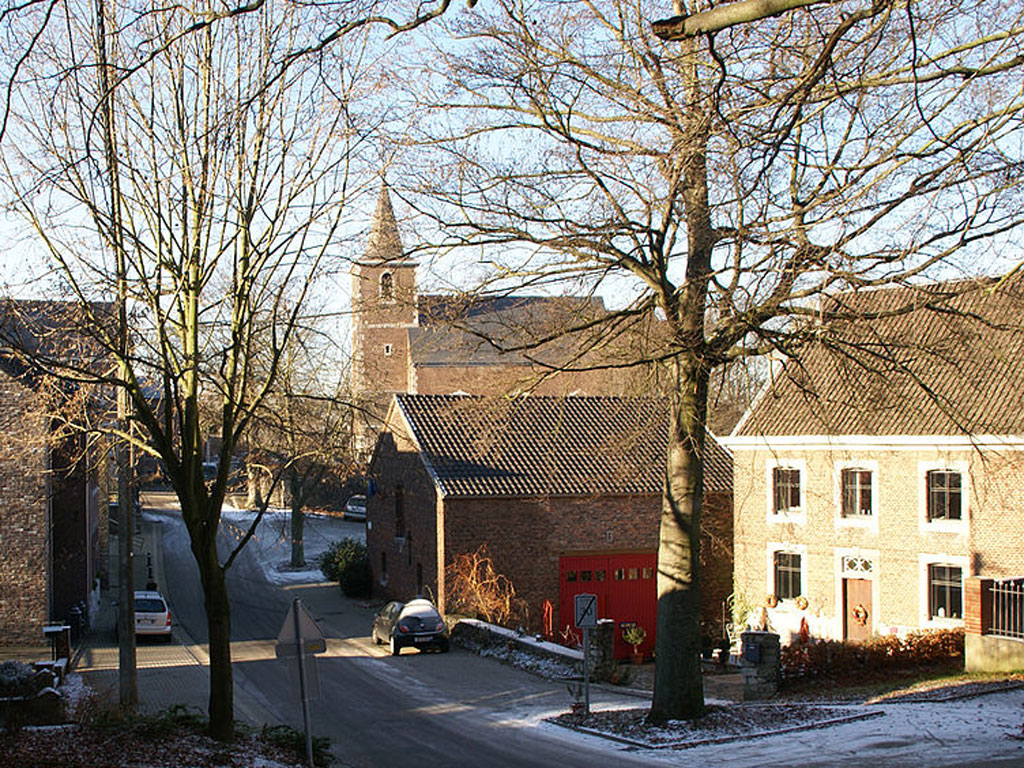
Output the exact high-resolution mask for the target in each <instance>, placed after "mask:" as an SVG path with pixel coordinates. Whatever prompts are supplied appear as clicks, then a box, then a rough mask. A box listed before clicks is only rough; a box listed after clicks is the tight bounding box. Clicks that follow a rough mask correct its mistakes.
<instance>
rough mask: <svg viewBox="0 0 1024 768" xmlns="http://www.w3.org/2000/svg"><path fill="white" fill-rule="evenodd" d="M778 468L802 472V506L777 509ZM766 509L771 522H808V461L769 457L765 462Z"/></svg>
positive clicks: (801, 523) (798, 523) (767, 517)
mask: <svg viewBox="0 0 1024 768" xmlns="http://www.w3.org/2000/svg"><path fill="white" fill-rule="evenodd" d="M776 469H795V470H797V471H798V472H799V473H800V506H799V507H797V508H796V509H787V510H783V511H780V512H776V511H775V477H774V471H775V470H776ZM764 482H765V489H766V490H765V510H766V519H767V521H768V523H769V524H773V523H796V524H797V525H806V523H807V462H806V461H805V460H804V459H769V460H768V461H767V462H766V464H765V473H764Z"/></svg>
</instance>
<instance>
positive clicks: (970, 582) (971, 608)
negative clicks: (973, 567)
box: [964, 576, 992, 635]
mask: <svg viewBox="0 0 1024 768" xmlns="http://www.w3.org/2000/svg"><path fill="white" fill-rule="evenodd" d="M991 590H992V579H983V578H981V577H980V576H971V577H970V578H967V579H964V631H965V632H966V633H967V634H968V635H983V634H985V632H986V631H987V630H988V629H989V627H991V626H992V600H991V599H990V598H989V596H990V595H991V594H992V592H991Z"/></svg>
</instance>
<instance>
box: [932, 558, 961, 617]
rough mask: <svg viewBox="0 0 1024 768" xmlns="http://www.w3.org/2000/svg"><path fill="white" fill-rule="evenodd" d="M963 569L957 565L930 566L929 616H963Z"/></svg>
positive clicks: (934, 564)
mask: <svg viewBox="0 0 1024 768" xmlns="http://www.w3.org/2000/svg"><path fill="white" fill-rule="evenodd" d="M963 599H964V598H963V571H962V569H960V568H958V567H957V566H955V565H941V564H937V563H933V564H931V565H929V566H928V617H929V618H931V619H960V618H963V615H964V613H963Z"/></svg>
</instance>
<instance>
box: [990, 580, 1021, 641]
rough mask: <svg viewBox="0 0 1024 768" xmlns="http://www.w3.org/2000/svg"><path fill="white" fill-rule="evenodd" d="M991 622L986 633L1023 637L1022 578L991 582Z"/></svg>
mask: <svg viewBox="0 0 1024 768" xmlns="http://www.w3.org/2000/svg"><path fill="white" fill-rule="evenodd" d="M990 594H991V596H992V623H991V625H990V626H989V629H988V634H991V635H1000V636H1002V637H1014V638H1017V639H1024V578H1019V579H1007V580H1005V581H995V582H993V583H992V587H991V591H990Z"/></svg>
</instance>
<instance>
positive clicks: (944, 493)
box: [926, 469, 962, 520]
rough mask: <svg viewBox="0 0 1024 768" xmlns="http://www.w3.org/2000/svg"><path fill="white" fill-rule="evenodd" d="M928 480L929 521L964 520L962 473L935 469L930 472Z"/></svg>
mask: <svg viewBox="0 0 1024 768" xmlns="http://www.w3.org/2000/svg"><path fill="white" fill-rule="evenodd" d="M926 478H927V484H928V519H929V520H960V519H962V518H961V515H962V511H961V510H962V506H961V499H962V496H961V491H960V488H961V478H960V473H959V472H952V471H949V470H944V469H934V470H931V471H930V472H928V474H927V475H926Z"/></svg>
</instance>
